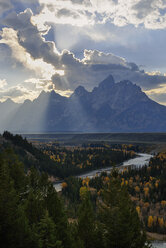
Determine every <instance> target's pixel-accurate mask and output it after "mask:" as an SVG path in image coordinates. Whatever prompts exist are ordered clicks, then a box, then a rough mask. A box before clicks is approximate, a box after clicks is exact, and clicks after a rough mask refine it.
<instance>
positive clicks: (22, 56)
mask: <svg viewBox="0 0 166 248" xmlns="http://www.w3.org/2000/svg"><path fill="white" fill-rule="evenodd" d="M1 36H2V39H1V40H0V44H6V45H8V46H9V47H10V48H11V51H12V56H13V58H15V59H16V60H17V61H18V62H20V63H21V64H23V65H24V66H25V67H26V68H27V69H29V70H32V71H34V72H35V73H36V76H39V77H42V78H47V79H51V77H52V75H53V74H54V73H55V72H56V70H55V68H54V67H53V66H52V65H50V64H48V63H46V62H44V61H43V59H33V58H32V56H31V55H30V54H29V53H27V52H26V50H25V48H23V47H22V46H21V45H20V44H19V42H18V36H17V31H15V30H13V29H11V28H3V31H2V32H1Z"/></svg>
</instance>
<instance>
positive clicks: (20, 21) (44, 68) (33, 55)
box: [0, 0, 166, 101]
mask: <svg viewBox="0 0 166 248" xmlns="http://www.w3.org/2000/svg"><path fill="white" fill-rule="evenodd" d="M138 2H140V1H138V0H135V1H127V2H124V1H120V0H119V1H118V2H117V1H107V0H105V1H104V3H103V2H102V5H101V1H96V0H91V1H88V0H87V1H85V0H84V1H74V0H73V1H67V0H66V1H58V0H57V1H51V0H48V1H41V0H40V3H41V4H42V5H43V10H42V11H44V9H46V11H48V13H49V14H50V13H52V14H53V15H55V14H56V15H59V18H61V16H62V19H63V20H65V18H66V17H65V16H70V18H71V15H72V18H74V19H75V21H78V18H80V16H81V15H83V16H86V18H87V20H90V22H91V20H92V21H95V22H96V21H97V22H100V23H102V22H105V21H106V19H109V18H110V17H109V15H110V11H114V9H116V10H117V13H121V14H120V17H118V16H115V13H114V14H113V13H112V15H111V18H112V19H111V20H112V22H115V21H116V22H117V21H120V22H121V24H122V25H124V23H123V18H125V22H126V23H130V22H129V18H135V19H133V20H135V24H134V23H133V24H134V25H136V20H137V19H139V20H140V23H141V21H142V19H143V18H146V17H147V15H146V14H145V13H142V14H141V15H138V11H143V10H141V8H140V6H139V5H138ZM122 3H123V4H122ZM148 3H149V4H150V2H149V1H148ZM120 4H121V6H120ZM128 4H130V8H129V10H130V9H131V8H132V11H131V12H130V13H129V14H128V19H126V18H127V17H124V16H123V11H122V10H124V13H126V11H127V10H126V9H125V8H128V7H129V5H128ZM156 4H157V3H156V1H155V0H153V4H152V5H150V6H151V8H152V10H151V11H150V13H153V8H154V6H158V4H157V5H156ZM55 5H56V13H55ZM111 6H112V7H111ZM127 6H128V7H127ZM148 6H149V5H148ZM163 6H164V5H163V2H162V1H160V8H163ZM69 7H72V8H71V9H69ZM122 7H123V8H122ZM119 8H121V12H118V11H120V10H119ZM143 8H144V9H145V8H148V7H147V5H145V6H144V7H143ZM155 8H157V7H155ZM78 9H79V11H78ZM137 10H138V11H137ZM98 12H99V13H98ZM43 13H44V12H42V13H40V15H36V16H34V14H33V13H32V11H31V10H30V9H26V10H25V11H24V12H21V13H19V14H16V13H15V12H12V13H10V14H9V15H8V16H7V17H6V18H5V20H4V24H5V25H7V27H5V28H3V29H2V31H1V33H0V36H1V39H0V43H1V44H5V45H7V46H8V47H9V48H10V50H11V55H12V57H13V58H14V59H15V60H16V61H18V62H19V63H20V64H22V65H23V66H24V67H25V68H27V69H28V70H30V71H33V72H34V73H35V77H34V78H32V77H31V78H29V79H27V80H24V82H23V83H22V85H20V84H19V85H17V86H13V87H9V89H8V90H2V91H1V96H2V95H3V93H4V97H7V96H8V97H9V96H10V97H11V98H13V99H17V100H18V101H21V100H22V99H25V98H30V99H34V97H36V96H37V95H38V94H39V93H40V92H41V90H42V89H44V90H51V89H55V90H56V91H57V92H59V93H61V94H63V95H69V94H70V93H71V92H72V91H73V90H75V88H76V87H77V86H79V85H83V86H84V87H85V88H86V89H87V90H92V89H93V87H95V86H97V85H98V83H99V82H101V81H102V80H103V79H104V78H106V77H107V76H108V75H109V74H112V75H113V76H114V78H115V80H116V82H118V81H121V80H125V79H127V80H131V81H132V82H133V83H136V84H138V85H140V86H141V87H142V89H144V90H147V91H148V90H150V89H155V88H159V87H161V85H163V84H165V83H166V76H164V75H162V74H160V73H157V72H144V71H143V70H141V69H140V68H139V66H138V65H136V64H135V63H131V62H128V61H127V60H126V59H124V58H123V57H119V56H116V55H114V54H112V53H104V52H101V51H98V50H88V49H85V50H84V57H83V58H82V59H78V58H76V56H75V55H74V53H72V52H70V51H68V50H63V51H62V52H61V53H59V52H58V50H57V48H56V44H55V42H53V41H47V40H46V39H45V38H44V36H45V35H46V34H48V32H49V29H50V26H49V25H50V24H49V23H48V22H51V21H50V20H48V19H47V16H42V15H43ZM96 13H98V14H99V15H98V18H97V17H96V16H95V15H96ZM102 13H104V14H102ZM100 14H102V15H101V16H100ZM50 15H51V14H50ZM78 16H79V17H78ZM133 16H134V17H133ZM41 17H42V18H44V19H43V20H44V21H41V20H40V19H38V18H41ZM100 17H102V18H100ZM81 18H82V17H81ZM96 18H97V19H96ZM104 18H106V19H104ZM118 18H122V19H121V20H119V19H118ZM39 20H40V25H39V23H38V21H39ZM130 20H131V19H130ZM53 21H54V19H53ZM55 22H56V21H55ZM68 22H69V24H70V21H68ZM35 23H36V24H35ZM41 24H42V25H41ZM84 24H85V23H84V22H83V25H84ZM137 24H139V23H137ZM74 25H75V24H74ZM125 25H126V24H125ZM14 89H15V90H16V93H15V94H14ZM149 94H150V92H149Z"/></svg>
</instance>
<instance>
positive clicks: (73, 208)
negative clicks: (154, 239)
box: [0, 132, 166, 248]
mask: <svg viewBox="0 0 166 248" xmlns="http://www.w3.org/2000/svg"><path fill="white" fill-rule="evenodd" d="M137 150H138V147H137V146H132V145H123V146H122V145H115V146H112V147H110V146H105V147H104V148H103V147H101V149H99V147H95V148H94V147H93V149H92V145H91V147H90V149H89V148H88V149H87V148H86V149H77V150H73V151H72V150H66V148H63V149H60V148H59V149H58V148H57V150H56V151H55V149H54V151H53V150H52V147H51V148H49V149H48V147H47V149H45V148H44V149H37V148H35V147H34V146H33V145H32V144H30V143H29V142H27V140H26V139H23V138H22V137H21V136H20V135H16V136H14V135H12V134H10V133H8V132H6V133H4V135H3V137H1V142H0V242H1V245H2V247H4V248H7V247H9V248H10V247H12V248H21V247H25V248H26V247H35V248H38V247H39V248H51V247H55V248H68V247H71V248H72V247H73V248H76V247H80V248H90V247H92V248H93V247H94V248H98V247H100V248H102V247H103V248H107V247H109V248H124V247H125V248H126V247H133V248H138V247H139V248H145V247H151V244H150V243H149V241H148V239H147V235H146V232H147V231H149V232H158V233H161V234H165V232H166V219H165V215H164V213H165V207H166V198H165V195H166V192H165V183H166V182H165V176H166V155H165V153H159V154H157V155H156V156H155V157H154V158H152V159H151V161H150V164H149V166H145V167H143V168H141V169H137V170H136V169H133V168H125V169H124V170H120V171H119V170H118V169H117V168H115V165H116V163H121V162H122V161H124V160H126V159H129V158H132V157H135V156H136V154H135V152H137ZM74 153H75V154H74ZM64 154H66V155H64ZM73 154H74V155H73ZM116 154H117V156H116ZM57 155H58V156H57ZM66 157H67V160H66ZM98 158H100V159H101V160H99V161H100V163H101V164H98V165H96V167H95V161H98ZM110 158H111V159H110ZM95 159H96V160H95ZM57 160H58V161H57ZM72 160H73V162H74V163H73V170H72V173H73V174H71V175H68V172H69V168H70V167H69V165H70V163H71V161H72ZM67 161H68V162H67ZM87 161H88V162H87ZM103 161H104V162H103ZM110 161H111V162H110ZM47 162H48V163H47ZM108 163H109V166H112V167H113V169H112V171H111V174H110V175H108V174H107V173H102V174H101V175H100V176H99V175H96V177H94V178H92V179H90V178H85V179H81V178H76V177H73V176H74V175H76V174H77V173H78V172H80V171H81V169H83V171H87V170H90V169H89V167H90V168H91V169H94V168H99V166H101V167H102V166H108V165H107V164H108ZM81 164H82V168H80V165H81ZM67 165H68V167H69V168H67ZM76 165H79V167H78V168H79V171H76V170H75V168H76ZM60 166H62V167H63V166H64V168H63V170H59V167H60ZM74 166H75V167H74ZM87 167H88V169H87ZM65 170H66V171H67V172H65ZM60 171H61V172H62V171H63V173H64V174H60ZM51 172H53V173H51ZM56 173H57V174H56ZM58 173H59V174H58ZM65 173H66V174H65ZM51 175H53V176H54V177H56V176H57V177H58V178H64V182H63V183H62V187H63V189H62V192H61V193H57V192H56V190H55V188H54V185H53V184H52V182H51V181H50V176H51Z"/></svg>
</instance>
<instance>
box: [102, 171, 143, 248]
mask: <svg viewBox="0 0 166 248" xmlns="http://www.w3.org/2000/svg"><path fill="white" fill-rule="evenodd" d="M99 216H100V221H101V225H102V227H103V244H104V247H106V248H107V247H109V248H126V247H132V248H138V247H139V248H142V247H144V245H145V242H146V237H145V233H144V231H143V230H142V228H141V223H140V220H139V217H138V214H137V211H136V209H135V207H134V206H133V203H132V202H131V200H130V197H129V195H128V192H127V190H126V187H125V186H123V187H121V182H120V180H119V178H118V174H117V172H116V170H113V172H112V176H111V179H110V183H109V187H108V189H107V190H105V192H104V194H103V201H102V202H101V204H100V214H99Z"/></svg>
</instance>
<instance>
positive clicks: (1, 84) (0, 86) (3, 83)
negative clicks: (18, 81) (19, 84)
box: [0, 79, 7, 89]
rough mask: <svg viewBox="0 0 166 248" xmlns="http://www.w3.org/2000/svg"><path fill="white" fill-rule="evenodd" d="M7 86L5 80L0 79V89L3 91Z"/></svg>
mask: <svg viewBox="0 0 166 248" xmlns="http://www.w3.org/2000/svg"><path fill="white" fill-rule="evenodd" d="M6 85H7V82H6V79H0V89H3V88H4V87H5V86H6Z"/></svg>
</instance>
